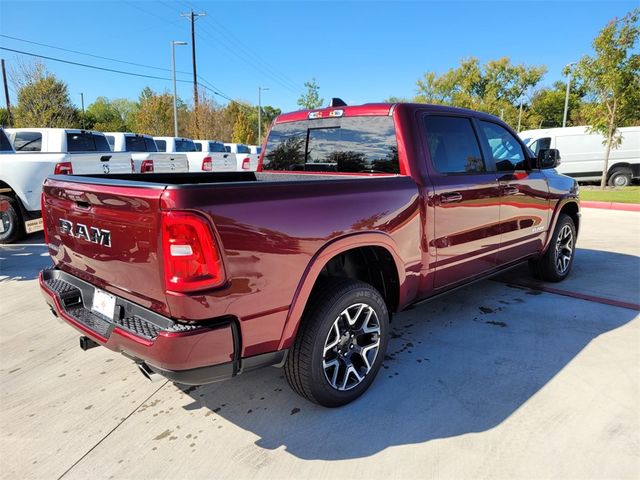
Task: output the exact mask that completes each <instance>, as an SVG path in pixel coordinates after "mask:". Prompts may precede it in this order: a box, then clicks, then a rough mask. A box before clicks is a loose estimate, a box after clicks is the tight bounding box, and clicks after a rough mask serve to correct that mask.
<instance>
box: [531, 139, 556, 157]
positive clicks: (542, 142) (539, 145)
mask: <svg viewBox="0 0 640 480" xmlns="http://www.w3.org/2000/svg"><path fill="white" fill-rule="evenodd" d="M529 148H530V149H531V151H532V152H533V153H535V154H536V155H538V152H539V151H540V150H548V149H550V148H551V138H549V137H545V138H538V139H537V140H536V141H535V142H533V143H532V144H531V145H529Z"/></svg>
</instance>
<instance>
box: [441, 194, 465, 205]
mask: <svg viewBox="0 0 640 480" xmlns="http://www.w3.org/2000/svg"><path fill="white" fill-rule="evenodd" d="M461 200H462V194H461V193H459V192H449V193H443V194H441V195H440V202H441V203H453V202H460V201H461Z"/></svg>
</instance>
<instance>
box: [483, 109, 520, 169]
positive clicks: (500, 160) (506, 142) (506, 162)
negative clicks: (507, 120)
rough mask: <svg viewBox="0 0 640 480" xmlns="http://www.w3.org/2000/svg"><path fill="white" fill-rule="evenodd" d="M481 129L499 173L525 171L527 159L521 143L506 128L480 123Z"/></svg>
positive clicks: (494, 124)
mask: <svg viewBox="0 0 640 480" xmlns="http://www.w3.org/2000/svg"><path fill="white" fill-rule="evenodd" d="M479 123H480V129H481V130H482V133H483V135H484V137H485V139H486V143H485V146H486V147H488V151H489V152H491V155H492V156H493V160H494V162H495V165H496V170H498V171H499V172H505V171H506V172H509V171H513V170H524V169H525V168H526V157H525V155H524V151H523V150H522V147H521V146H520V143H519V142H518V140H516V138H515V137H514V136H513V135H511V133H510V132H509V131H508V130H507V129H506V128H504V127H502V126H500V125H498V124H496V123H491V122H485V121H482V120H481V121H480V122H479Z"/></svg>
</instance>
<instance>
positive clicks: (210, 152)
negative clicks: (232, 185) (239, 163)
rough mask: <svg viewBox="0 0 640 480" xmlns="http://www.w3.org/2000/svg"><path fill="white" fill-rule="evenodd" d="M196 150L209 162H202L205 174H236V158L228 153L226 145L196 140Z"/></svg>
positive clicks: (213, 141) (212, 141)
mask: <svg viewBox="0 0 640 480" xmlns="http://www.w3.org/2000/svg"><path fill="white" fill-rule="evenodd" d="M193 143H195V145H196V150H197V151H198V152H202V153H203V154H204V155H205V158H206V159H207V160H208V161H203V162H202V170H203V171H205V172H235V171H236V156H235V155H233V154H232V153H229V152H227V150H226V149H225V146H224V143H222V142H216V141H215V140H194V141H193Z"/></svg>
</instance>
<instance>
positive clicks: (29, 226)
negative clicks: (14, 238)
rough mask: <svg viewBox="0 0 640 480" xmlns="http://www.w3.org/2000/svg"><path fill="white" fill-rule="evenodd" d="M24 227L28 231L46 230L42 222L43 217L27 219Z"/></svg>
mask: <svg viewBox="0 0 640 480" xmlns="http://www.w3.org/2000/svg"><path fill="white" fill-rule="evenodd" d="M24 228H25V230H26V231H27V233H34V232H39V231H40V230H44V223H43V222H42V218H36V219H35V220H27V221H26V222H24Z"/></svg>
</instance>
